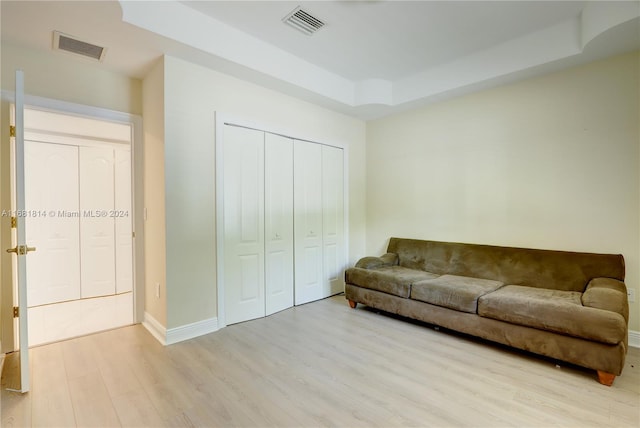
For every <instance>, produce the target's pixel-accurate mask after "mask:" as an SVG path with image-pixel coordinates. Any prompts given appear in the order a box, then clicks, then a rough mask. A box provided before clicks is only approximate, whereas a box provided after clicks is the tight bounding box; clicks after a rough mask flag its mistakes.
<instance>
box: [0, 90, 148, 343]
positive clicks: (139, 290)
mask: <svg viewBox="0 0 640 428" xmlns="http://www.w3.org/2000/svg"><path fill="white" fill-rule="evenodd" d="M0 98H1V100H2V102H3V103H8V104H9V105H10V104H11V103H13V100H14V93H13V92H12V91H5V90H3V91H2V92H1V97H0ZM24 100H25V108H30V109H34V110H42V111H49V112H52V113H59V114H66V115H70V116H80V117H86V118H90V119H96V120H102V121H107V122H118V123H126V124H130V125H131V127H132V135H131V157H132V159H131V174H132V187H131V193H132V211H133V213H132V216H133V224H132V228H133V232H134V238H133V269H134V275H133V281H134V284H133V299H134V308H133V320H134V323H141V322H142V320H143V317H144V291H145V290H144V283H145V282H144V218H143V212H144V194H143V172H144V170H143V121H142V117H141V116H139V115H135V114H131V113H125V112H119V111H115V110H109V109H104V108H100V107H94V106H87V105H82V104H76V103H70V102H66V101H60V100H55V99H50V98H44V97H38V96H30V95H26V94H25V97H24ZM3 178H4V177H3ZM2 208H3V209H6V210H10V209H11V208H10V207H2ZM0 227H2V231H1V234H2V235H3V236H4V234H5V233H6V234H9V236H10V234H11V229H10V225H9V222H7V221H3V222H2V223H1V226H0ZM3 241H4V238H3ZM5 260H9V262H10V259H7V258H3V262H2V263H3V264H2V266H1V268H2V270H4V269H9V270H11V266H10V265H9V264H7V263H5ZM11 277H13V275H11ZM1 286H2V289H1V290H0V293H1V295H2V302H1V306H0V326H1V328H2V337H3V338H5V339H6V338H7V337H13V335H12V334H9V332H8V331H7V330H8V329H11V330H13V321H12V320H13V318H12V316H13V313H12V312H13V311H12V306H13V302H12V301H9V300H10V299H8V298H7V296H11V295H12V294H13V293H12V292H11V291H8V290H6V288H7V287H12V286H13V278H12V281H8V284H6V283H4V282H3V283H2V285H1ZM5 333H7V334H5ZM7 342H8V341H6V340H3V341H2V349H0V353H6V352H11V351H13V350H14V343H7Z"/></svg>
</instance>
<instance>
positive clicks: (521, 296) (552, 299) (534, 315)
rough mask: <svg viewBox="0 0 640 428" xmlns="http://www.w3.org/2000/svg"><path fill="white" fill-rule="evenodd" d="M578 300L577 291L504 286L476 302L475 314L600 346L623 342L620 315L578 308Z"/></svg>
mask: <svg viewBox="0 0 640 428" xmlns="http://www.w3.org/2000/svg"><path fill="white" fill-rule="evenodd" d="M581 297H582V293H579V292H577V291H561V290H550V289H545V288H535V287H524V286H520V285H507V286H504V287H502V288H500V289H498V290H496V291H494V292H492V293H488V294H485V295H484V296H482V297H480V299H478V315H480V316H482V317H486V318H493V319H496V320H501V321H506V322H509V323H512V324H518V325H524V326H528V327H533V328H537V329H541V330H548V331H553V332H555V333H560V334H566V335H569V336H574V337H580V338H583V339H589V340H595V341H598V342H602V343H609V344H616V343H619V342H621V341H623V339H624V336H625V335H626V322H625V320H624V318H623V316H622V315H620V314H618V313H615V312H612V311H607V310H603V309H598V308H590V307H585V306H582V302H581Z"/></svg>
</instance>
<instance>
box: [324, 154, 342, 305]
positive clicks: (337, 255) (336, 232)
mask: <svg viewBox="0 0 640 428" xmlns="http://www.w3.org/2000/svg"><path fill="white" fill-rule="evenodd" d="M343 152H344V151H343V150H342V149H339V148H336V147H331V146H322V230H323V246H324V248H323V258H324V272H323V275H324V276H323V279H324V281H323V297H327V296H331V295H333V294H337V293H341V292H342V291H344V279H343V278H344V160H343Z"/></svg>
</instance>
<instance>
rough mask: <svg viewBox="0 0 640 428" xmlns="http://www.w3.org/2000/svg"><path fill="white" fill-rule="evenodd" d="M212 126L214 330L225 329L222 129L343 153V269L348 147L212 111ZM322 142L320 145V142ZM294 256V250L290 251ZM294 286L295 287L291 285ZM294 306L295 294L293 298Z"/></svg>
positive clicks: (346, 251)
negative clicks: (267, 135)
mask: <svg viewBox="0 0 640 428" xmlns="http://www.w3.org/2000/svg"><path fill="white" fill-rule="evenodd" d="M214 123H215V169H216V170H215V181H216V182H215V186H214V189H215V202H216V219H215V220H216V260H215V263H216V290H215V291H216V292H217V296H216V303H217V308H218V329H221V328H223V327H226V326H227V320H226V316H225V314H226V311H225V284H224V198H223V196H224V195H223V191H224V178H223V177H224V156H223V150H222V147H223V144H224V126H225V125H232V126H239V127H242V128H248V129H253V130H256V131H261V132H267V133H270V134H276V135H280V136H282V137H286V138H291V139H293V140H298V141H304V142H308V143H314V144H320V145H324V146H331V147H336V148H339V149H342V150H343V158H342V161H343V174H344V179H343V200H344V219H343V224H344V254H343V257H344V265H345V266H347V265H348V263H349V146H348V145H346V144H342V143H336V142H333V141H330V140H329V139H322V138H315V139H314V138H309V136H308V134H309V133H306V132H299V131H292V130H290V129H283V128H282V127H279V126H275V125H271V124H264V123H260V122H255V121H253V120H250V119H247V118H243V117H238V116H236V115H232V114H227V113H224V112H218V111H216V112H215V113H214ZM300 134H303V135H304V134H306V135H307V137H302V138H301V137H299V136H296V135H300ZM321 141H323V142H321ZM294 256H295V249H294ZM294 286H295V285H294ZM294 306H295V294H294Z"/></svg>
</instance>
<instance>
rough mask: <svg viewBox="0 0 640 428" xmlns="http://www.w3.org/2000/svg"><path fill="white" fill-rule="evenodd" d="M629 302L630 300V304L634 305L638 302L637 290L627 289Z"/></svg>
mask: <svg viewBox="0 0 640 428" xmlns="http://www.w3.org/2000/svg"><path fill="white" fill-rule="evenodd" d="M627 300H629V303H634V302H635V301H636V290H634V289H633V288H627Z"/></svg>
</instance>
